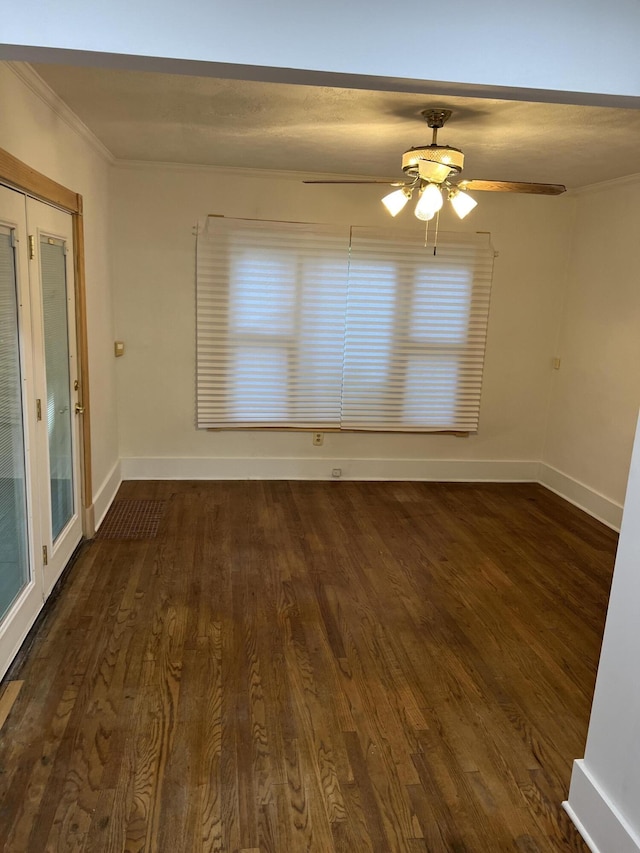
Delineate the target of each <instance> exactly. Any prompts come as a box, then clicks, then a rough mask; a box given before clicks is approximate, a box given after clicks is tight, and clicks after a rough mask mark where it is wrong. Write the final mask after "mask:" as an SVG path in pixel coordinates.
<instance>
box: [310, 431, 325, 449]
mask: <svg viewBox="0 0 640 853" xmlns="http://www.w3.org/2000/svg"><path fill="white" fill-rule="evenodd" d="M313 443H314V444H315V446H316V447H320V446H321V445H322V444H324V433H323V432H314V434H313Z"/></svg>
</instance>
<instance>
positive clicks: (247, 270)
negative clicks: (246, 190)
mask: <svg viewBox="0 0 640 853" xmlns="http://www.w3.org/2000/svg"><path fill="white" fill-rule="evenodd" d="M199 230H200V234H199V236H198V244H197V246H198V248H197V342H198V343H197V361H198V365H197V370H198V373H197V407H198V418H197V422H198V426H199V427H214V428H216V427H217V428H220V427H251V428H258V427H282V428H287V427H297V428H306V427H308V428H314V427H322V428H324V429H332V428H333V429H339V427H340V408H341V390H342V360H343V349H344V325H345V309H346V302H347V273H348V265H349V252H348V246H349V228H348V226H343V227H334V226H325V225H307V224H303V223H297V222H256V221H251V220H237V219H236V220H233V219H223V218H221V217H209V218H208V220H207V222H206V224H203V225H202V226H201V227H200V229H199Z"/></svg>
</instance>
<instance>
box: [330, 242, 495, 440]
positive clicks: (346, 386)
mask: <svg viewBox="0 0 640 853" xmlns="http://www.w3.org/2000/svg"><path fill="white" fill-rule="evenodd" d="M492 272H493V249H492V247H491V244H490V242H489V239H488V235H487V234H457V233H446V234H442V233H441V234H440V236H439V238H438V249H437V253H436V254H434V252H433V249H432V248H425V247H424V245H423V244H422V242H421V241H420V240H418V239H416V236H415V235H414V234H412V233H408V234H407V233H406V232H398V231H395V230H394V232H393V233H392V234H390V233H389V232H388V231H387V230H384V231H383V230H381V229H379V228H356V227H354V228H353V229H352V236H351V262H350V268H349V296H348V305H347V326H346V341H345V358H344V380H343V399H342V427H343V429H358V430H406V431H412V432H414V431H422V430H424V431H443V430H454V431H461V432H472V431H474V430H476V429H477V426H478V413H479V409H480V391H481V388H482V369H483V363H484V350H485V341H486V333H487V318H488V314H489V298H490V294H491V277H492Z"/></svg>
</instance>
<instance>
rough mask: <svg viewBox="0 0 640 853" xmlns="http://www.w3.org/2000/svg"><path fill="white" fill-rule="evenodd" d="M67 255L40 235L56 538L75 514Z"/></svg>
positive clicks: (61, 246)
mask: <svg viewBox="0 0 640 853" xmlns="http://www.w3.org/2000/svg"><path fill="white" fill-rule="evenodd" d="M65 255H66V250H65V244H64V241H63V240H57V239H54V238H52V237H42V238H41V239H40V270H41V275H42V311H43V322H44V351H45V371H46V381H47V401H46V410H47V411H46V422H47V432H48V437H49V483H50V489H51V528H52V538H53V540H54V541H55V540H56V539H57V537H58V536H59V535H60V533H61V532H62V530H63V529H64V527H65V525H66V524H67V522H68V521H69V520H70V519H71V517H72V516H73V514H74V509H75V507H74V502H73V456H72V451H73V447H72V437H71V417H72V413H71V377H70V372H69V328H68V320H67V274H66V257H65ZM43 416H44V413H43Z"/></svg>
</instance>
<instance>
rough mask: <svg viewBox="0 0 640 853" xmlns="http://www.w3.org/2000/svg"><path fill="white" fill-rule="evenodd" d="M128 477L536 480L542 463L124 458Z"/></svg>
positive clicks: (454, 480) (124, 475)
mask: <svg viewBox="0 0 640 853" xmlns="http://www.w3.org/2000/svg"><path fill="white" fill-rule="evenodd" d="M121 462H122V478H123V479H124V480H331V479H336V478H334V477H333V476H332V471H333V469H334V468H340V470H341V475H340V477H339V478H338V479H342V480H382V481H384V480H417V481H444V482H447V481H448V482H474V481H475V482H501V483H505V482H509V483H514V482H524V483H531V482H536V480H537V479H538V476H537V475H538V463H537V462H530V461H526V460H506V461H505V460H476V459H464V460H462V459H339V458H338V459H336V458H326V457H321V458H318V459H310V458H298V459H292V458H274V457H271V458H265V457H259V458H258V457H256V458H246V457H244V458H221V457H218V458H179V459H176V458H164V457H162V458H158V457H156V458H151V457H130V458H125V459H122V460H121Z"/></svg>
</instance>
